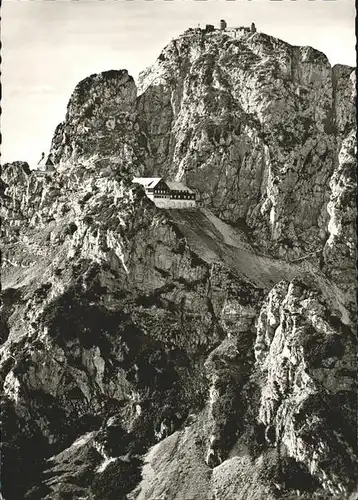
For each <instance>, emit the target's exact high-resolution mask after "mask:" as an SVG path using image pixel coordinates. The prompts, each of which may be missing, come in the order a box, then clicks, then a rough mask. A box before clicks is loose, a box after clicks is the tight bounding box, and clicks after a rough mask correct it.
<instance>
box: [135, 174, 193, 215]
mask: <svg viewBox="0 0 358 500" xmlns="http://www.w3.org/2000/svg"><path fill="white" fill-rule="evenodd" d="M133 182H134V183H137V184H141V185H142V186H143V187H144V189H145V193H146V195H147V196H148V198H149V199H150V200H152V201H153V202H154V203H155V205H156V206H157V207H159V208H193V207H196V195H195V193H194V191H192V190H191V189H189V188H188V187H187V186H185V185H184V184H183V183H181V182H169V181H168V182H167V181H165V180H164V179H163V178H162V177H134V179H133Z"/></svg>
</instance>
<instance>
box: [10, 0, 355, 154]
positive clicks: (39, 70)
mask: <svg viewBox="0 0 358 500" xmlns="http://www.w3.org/2000/svg"><path fill="white" fill-rule="evenodd" d="M222 18H224V19H226V21H227V22H228V25H232V26H236V25H250V24H251V22H252V21H254V22H255V23H256V26H257V28H258V30H259V31H262V32H265V33H268V34H270V35H273V36H276V37H279V38H281V39H283V40H286V41H288V42H290V43H292V44H294V45H311V46H312V47H315V48H317V49H319V50H321V51H322V52H324V53H325V54H326V55H327V56H328V58H329V60H330V61H331V63H332V64H336V63H342V64H348V65H351V66H355V34H354V18H355V9H354V0H296V1H294V0H281V1H274V0H231V1H230V0H152V1H151V0H52V1H51V0H4V1H3V5H2V58H3V60H2V61H3V62H2V85H3V102H2V109H3V111H2V118H1V129H2V141H3V142H2V148H1V152H2V163H5V162H7V161H14V160H24V161H28V162H29V163H30V164H34V163H36V162H37V161H38V160H39V158H40V156H41V152H42V151H45V152H47V151H48V149H49V146H50V142H51V138H52V135H53V132H54V129H55V127H56V125H57V124H58V123H59V122H60V121H62V120H63V118H64V116H65V111H66V105H67V102H68V99H69V97H70V95H71V92H72V91H73V89H74V87H75V85H76V84H77V83H78V82H79V81H80V80H82V79H83V78H85V77H86V76H88V75H90V74H92V73H98V72H100V71H103V70H108V69H127V70H128V71H129V73H130V74H131V75H132V76H133V77H134V78H136V77H137V75H138V73H139V71H141V70H142V69H144V68H145V67H146V66H149V65H150V64H152V63H153V62H154V60H155V59H156V57H157V56H158V55H159V53H160V51H161V49H162V48H163V47H164V46H165V45H166V44H167V43H168V42H169V41H170V39H171V38H173V37H174V36H176V35H178V34H179V33H181V32H183V31H184V30H185V29H187V28H188V27H190V26H197V24H198V23H201V25H204V24H206V23H211V24H215V25H217V24H218V22H219V20H220V19H222Z"/></svg>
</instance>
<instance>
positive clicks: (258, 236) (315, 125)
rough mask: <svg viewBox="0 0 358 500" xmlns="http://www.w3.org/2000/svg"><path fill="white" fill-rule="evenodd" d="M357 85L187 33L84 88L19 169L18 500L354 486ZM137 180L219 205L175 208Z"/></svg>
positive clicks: (8, 232)
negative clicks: (51, 167)
mask: <svg viewBox="0 0 358 500" xmlns="http://www.w3.org/2000/svg"><path fill="white" fill-rule="evenodd" d="M353 85H354V81H353V76H352V69H351V68H347V67H343V66H336V67H335V68H333V69H332V68H331V67H330V65H329V63H328V61H327V59H326V57H325V56H324V55H323V54H321V53H319V52H317V51H315V50H314V49H311V48H307V47H304V48H302V47H291V46H290V45H288V44H286V43H284V42H282V41H280V40H276V39H274V38H272V37H268V36H266V35H263V34H260V33H247V34H245V35H244V36H242V37H241V38H240V39H238V40H235V39H232V38H230V37H229V36H227V35H225V34H222V33H218V32H214V33H211V34H209V33H206V34H204V33H203V32H199V31H191V32H187V33H185V34H184V35H183V36H181V37H179V38H178V39H176V40H173V41H172V42H171V43H170V44H169V45H168V46H167V47H166V48H165V49H164V51H163V52H162V54H161V55H160V56H159V58H158V60H157V62H156V63H155V64H154V66H153V67H151V68H150V69H148V70H147V71H145V72H144V73H143V75H142V77H141V81H140V82H139V92H137V89H136V86H135V84H134V81H133V79H132V78H131V77H130V76H129V75H128V73H127V72H126V71H109V72H105V73H103V74H100V75H92V76H90V77H89V78H87V79H85V80H83V81H82V82H80V83H79V84H78V86H77V87H76V89H75V91H74V93H73V95H72V96H71V98H70V101H69V105H68V109H67V114H66V117H65V120H64V122H63V123H61V124H60V125H59V126H58V127H57V129H56V131H55V134H54V137H53V141H52V146H51V152H52V154H53V158H54V161H55V166H56V171H55V172H54V173H51V174H44V175H38V174H37V173H36V172H33V171H30V169H29V168H28V165H27V164H25V163H22V162H16V163H14V164H6V165H4V166H3V180H2V189H1V196H2V201H3V203H2V207H1V210H2V215H3V219H4V222H5V223H4V224H3V228H2V236H3V242H4V243H3V247H4V251H3V292H2V306H1V312H2V316H1V340H2V345H1V364H0V373H1V380H2V387H3V393H4V398H3V402H2V406H3V408H2V420H3V451H2V455H3V468H2V475H3V491H4V495H5V497H6V499H7V500H12V499H18V498H27V499H34V500H35V499H47V500H49V499H60V498H87V499H97V498H105V499H112V498H113V499H119V498H120V499H122V498H123V499H125V498H127V499H128V500H157V499H159V498H162V499H168V500H174V499H178V500H179V499H181V500H182V499H187V500H193V499H198V500H203V499H204V498H205V499H213V500H214V499H216V500H219V499H220V500H224V499H227V500H232V499H233V498H236V499H238V500H239V499H240V500H252V499H257V500H262V499H264V498H265V499H272V500H273V499H276V498H282V499H286V500H289V499H293V498H297V499H301V500H308V499H310V498H316V499H322V500H323V499H327V498H331V497H332V498H337V499H338V498H339V499H342V500H343V499H348V498H353V496H352V495H353V494H354V490H355V484H356V480H357V473H356V471H357V450H356V440H355V428H356V398H355V392H356V384H355V375H356V356H355V352H356V339H355V336H354V326H355V302H354V300H353V298H352V291H353V289H354V280H353V278H354V276H353V270H354V245H355V233H354V218H355V210H354V184H355V174H354V168H355V148H356V144H355V128H354V108H353V104H352V102H353V100H352V99H353V98H352V88H353ZM137 94H138V95H137ZM138 174H144V175H146V174H151V175H152V174H157V175H161V176H163V177H166V178H168V179H173V178H176V179H180V180H184V181H185V182H186V183H187V184H188V185H189V186H190V187H191V188H193V189H195V190H196V191H197V192H198V195H199V196H200V198H201V200H202V204H203V206H202V207H201V208H197V209H190V210H189V209H188V210H182V211H180V210H161V209H159V208H157V207H156V206H155V205H154V204H153V203H152V202H151V201H150V200H149V199H148V198H147V197H146V196H145V193H144V191H143V189H142V187H141V186H139V185H133V184H132V183H131V179H132V177H133V176H134V175H138ZM14 476H15V477H17V478H18V480H17V481H16V482H15V481H13V480H12V479H11V478H12V477H14Z"/></svg>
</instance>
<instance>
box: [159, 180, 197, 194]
mask: <svg viewBox="0 0 358 500" xmlns="http://www.w3.org/2000/svg"><path fill="white" fill-rule="evenodd" d="M166 184H167V186H168V188H169V189H170V191H185V192H187V193H193V192H194V191H192V190H191V189H189V188H188V187H187V186H185V185H184V184H183V183H182V182H166Z"/></svg>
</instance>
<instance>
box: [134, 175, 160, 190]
mask: <svg viewBox="0 0 358 500" xmlns="http://www.w3.org/2000/svg"><path fill="white" fill-rule="evenodd" d="M161 180H162V178H161V177H134V179H133V182H137V183H139V184H142V186H144V187H147V188H149V187H150V188H154V187H155V186H156V185H157V184H158V182H159V181H161Z"/></svg>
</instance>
